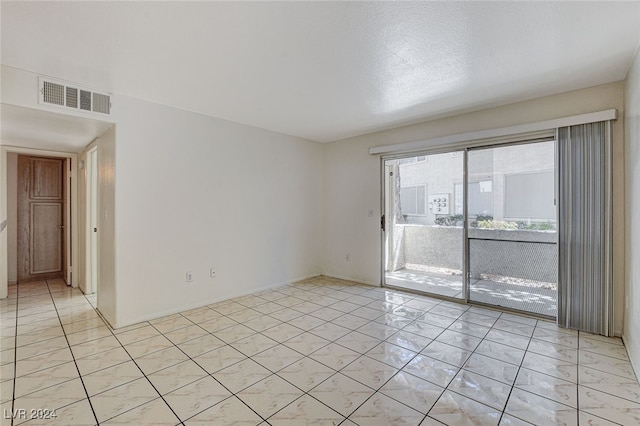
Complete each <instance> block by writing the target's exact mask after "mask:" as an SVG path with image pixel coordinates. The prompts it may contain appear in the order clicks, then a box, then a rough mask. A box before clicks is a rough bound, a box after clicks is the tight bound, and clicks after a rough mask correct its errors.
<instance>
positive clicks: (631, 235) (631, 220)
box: [623, 53, 640, 373]
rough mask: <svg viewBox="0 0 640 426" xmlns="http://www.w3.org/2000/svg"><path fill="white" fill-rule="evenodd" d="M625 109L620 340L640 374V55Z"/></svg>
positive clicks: (628, 86)
mask: <svg viewBox="0 0 640 426" xmlns="http://www.w3.org/2000/svg"><path fill="white" fill-rule="evenodd" d="M625 107H626V108H625V136H626V141H625V142H626V144H625V148H626V152H625V159H626V171H627V174H626V178H627V179H626V190H627V203H626V225H627V245H626V248H627V251H626V258H627V280H626V297H627V309H625V317H624V335H623V337H624V343H625V345H626V346H627V352H629V357H630V358H631V362H632V363H633V366H634V368H635V370H636V372H637V373H640V264H638V259H640V224H639V223H638V214H640V53H636V57H635V60H634V62H633V65H632V67H631V70H630V71H629V74H628V76H627V81H626V85H625Z"/></svg>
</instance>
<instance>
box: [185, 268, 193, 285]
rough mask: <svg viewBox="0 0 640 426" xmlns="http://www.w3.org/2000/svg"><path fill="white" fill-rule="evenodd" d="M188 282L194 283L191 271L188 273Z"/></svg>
mask: <svg viewBox="0 0 640 426" xmlns="http://www.w3.org/2000/svg"><path fill="white" fill-rule="evenodd" d="M186 280H187V282H188V283H190V282H192V281H193V274H192V273H191V271H187V273H186Z"/></svg>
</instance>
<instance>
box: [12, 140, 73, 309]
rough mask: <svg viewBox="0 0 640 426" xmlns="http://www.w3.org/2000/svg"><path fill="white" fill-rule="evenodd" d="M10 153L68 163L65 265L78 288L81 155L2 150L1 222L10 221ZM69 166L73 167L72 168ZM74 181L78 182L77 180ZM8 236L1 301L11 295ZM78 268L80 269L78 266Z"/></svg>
mask: <svg viewBox="0 0 640 426" xmlns="http://www.w3.org/2000/svg"><path fill="white" fill-rule="evenodd" d="M9 153H15V154H20V155H32V156H38V157H54V158H63V159H66V160H67V161H65V181H64V187H65V211H64V215H65V221H66V223H67V224H70V225H71V226H68V225H67V226H66V227H65V232H64V236H63V238H64V241H65V263H66V265H64V267H65V268H66V271H67V272H66V273H67V276H66V277H65V278H66V280H67V283H68V284H70V285H71V286H72V287H77V286H78V274H77V273H76V274H74V273H73V266H74V265H78V250H75V248H76V247H78V223H77V222H78V220H77V219H78V179H77V176H78V162H77V159H78V154H76V153H73V152H60V151H50V150H42V149H35V148H21V147H16V146H11V145H2V146H0V218H6V217H7V180H8V176H7V172H8V171H7V158H8V154H9ZM69 163H70V164H71V166H70V167H69ZM74 177H75V179H74ZM7 237H8V232H7V231H6V228H5V229H3V230H2V231H0V271H1V272H0V299H4V298H6V297H7V296H8V293H9V270H8V254H9V252H8V238H7ZM76 267H77V266H76Z"/></svg>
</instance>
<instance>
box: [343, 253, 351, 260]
mask: <svg viewBox="0 0 640 426" xmlns="http://www.w3.org/2000/svg"><path fill="white" fill-rule="evenodd" d="M344 260H346V261H347V262H351V254H350V253H347V255H346V256H345V257H344Z"/></svg>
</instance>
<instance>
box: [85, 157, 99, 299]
mask: <svg viewBox="0 0 640 426" xmlns="http://www.w3.org/2000/svg"><path fill="white" fill-rule="evenodd" d="M92 145H93V146H92V147H91V148H89V149H88V150H87V152H86V155H85V160H84V161H85V169H86V175H85V176H86V177H85V187H86V188H85V189H86V194H85V205H86V208H85V232H86V234H85V247H86V253H85V256H86V257H85V258H86V263H85V264H86V268H85V283H86V284H85V287H86V288H85V289H84V293H85V294H93V293H96V292H97V291H98V262H99V259H98V235H97V233H96V232H94V231H93V229H92V228H94V227H97V226H98V223H97V219H98V211H99V210H98V146H97V145H96V144H92ZM94 155H95V157H94ZM94 214H95V223H93V222H94V220H93V219H94V217H93V216H94ZM94 225H95V226H94ZM94 237H95V238H94Z"/></svg>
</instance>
